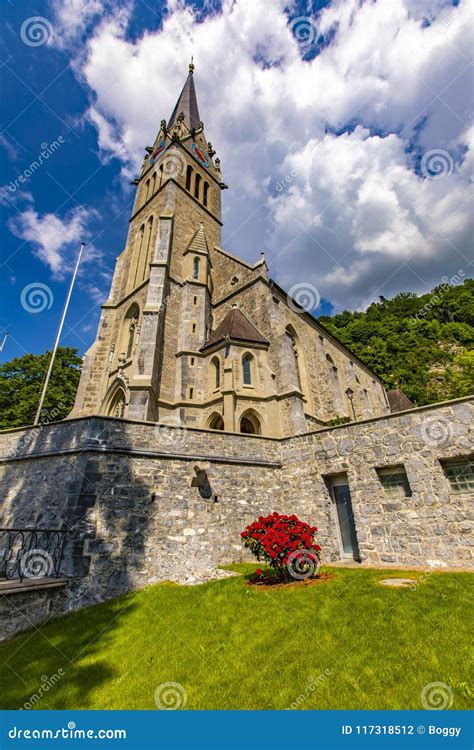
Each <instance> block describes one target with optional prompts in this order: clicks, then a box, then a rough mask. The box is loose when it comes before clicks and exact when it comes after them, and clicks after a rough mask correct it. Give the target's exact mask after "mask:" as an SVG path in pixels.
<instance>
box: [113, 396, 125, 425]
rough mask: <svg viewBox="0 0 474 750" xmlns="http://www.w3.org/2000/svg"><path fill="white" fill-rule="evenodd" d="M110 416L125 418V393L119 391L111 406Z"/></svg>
mask: <svg viewBox="0 0 474 750" xmlns="http://www.w3.org/2000/svg"><path fill="white" fill-rule="evenodd" d="M109 416H110V417H117V418H118V419H122V418H123V417H124V416H125V393H124V392H123V391H122V389H120V390H118V391H117V393H116V394H115V396H114V397H113V399H112V401H111V402H110V406H109Z"/></svg>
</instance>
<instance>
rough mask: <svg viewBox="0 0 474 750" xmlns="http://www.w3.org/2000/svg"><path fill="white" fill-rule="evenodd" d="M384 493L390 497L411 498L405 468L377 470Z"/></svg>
mask: <svg viewBox="0 0 474 750" xmlns="http://www.w3.org/2000/svg"><path fill="white" fill-rule="evenodd" d="M377 474H378V476H379V480H380V484H381V485H382V487H383V491H384V493H385V494H386V495H388V496H389V497H411V488H410V483H409V481H408V477H407V473H406V471H405V467H404V466H389V467H387V468H384V469H377Z"/></svg>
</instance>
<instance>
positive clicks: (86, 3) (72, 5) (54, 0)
mask: <svg viewBox="0 0 474 750" xmlns="http://www.w3.org/2000/svg"><path fill="white" fill-rule="evenodd" d="M50 5H51V9H52V11H53V14H54V24H53V29H54V34H53V36H52V39H51V42H50V44H51V45H52V46H55V47H58V48H59V49H64V48H67V47H69V46H72V45H73V43H74V42H75V41H76V40H78V39H79V38H80V37H81V36H82V34H83V33H84V31H85V30H86V29H87V28H88V26H89V25H90V24H91V22H92V21H93V20H94V19H95V18H97V16H99V15H103V14H104V13H105V12H106V10H107V9H108V8H109V7H110V2H109V0H50Z"/></svg>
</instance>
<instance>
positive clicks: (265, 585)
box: [247, 573, 336, 589]
mask: <svg viewBox="0 0 474 750" xmlns="http://www.w3.org/2000/svg"><path fill="white" fill-rule="evenodd" d="M335 577H336V576H335V575H334V573H320V574H319V575H318V576H316V578H304V579H303V580H302V581H288V582H287V581H282V580H281V579H280V578H276V577H274V576H272V577H267V578H265V577H261V578H252V579H251V580H250V581H247V586H255V587H256V588H259V589H296V588H302V587H303V586H316V585H317V584H318V583H326V581H329V580H330V579H331V578H335Z"/></svg>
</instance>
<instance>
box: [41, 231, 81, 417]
mask: <svg viewBox="0 0 474 750" xmlns="http://www.w3.org/2000/svg"><path fill="white" fill-rule="evenodd" d="M84 247H85V244H84V242H81V247H80V249H79V255H78V256H77V261H76V266H75V268H74V273H73V275H72V279H71V283H70V285H69V291H68V293H67V297H66V302H65V303H64V309H63V313H62V315H61V320H60V321H59V327H58V332H57V334H56V339H55V342H54V346H53V351H52V352H51V358H50V360H49V365H48V372H47V373H46V378H45V380H44V384H43V390H42V392H41V398H40V401H39V404H38V410H37V412H36V417H35V421H34V422H33V424H34V425H37V424H39V420H40V416H41V409H42V408H43V402H44V397H45V396H46V390H47V388H48V384H49V379H50V377H51V373H52V371H53V365H54V359H55V357H56V352H57V350H58V345H59V339H60V338H61V333H62V330H63V326H64V321H65V319H66V314H67V310H68V307H69V302H70V299H71V295H72V290H73V288H74V283H75V281H76V276H77V272H78V270H79V264H80V262H81V259H82V253H83V252H84Z"/></svg>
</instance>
